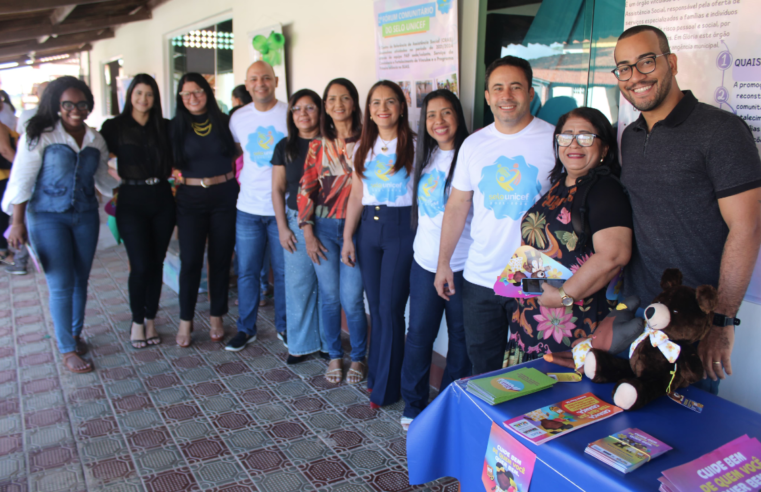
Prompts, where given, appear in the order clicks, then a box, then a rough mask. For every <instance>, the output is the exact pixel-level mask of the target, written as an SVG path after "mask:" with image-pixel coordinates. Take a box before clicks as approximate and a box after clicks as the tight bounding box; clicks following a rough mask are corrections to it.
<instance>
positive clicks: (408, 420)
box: [400, 417, 413, 432]
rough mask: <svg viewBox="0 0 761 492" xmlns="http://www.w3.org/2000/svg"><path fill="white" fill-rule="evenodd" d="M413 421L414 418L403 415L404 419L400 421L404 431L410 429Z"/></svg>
mask: <svg viewBox="0 0 761 492" xmlns="http://www.w3.org/2000/svg"><path fill="white" fill-rule="evenodd" d="M412 421H413V419H411V418H409V417H402V420H401V421H400V423H401V424H402V430H403V431H404V432H407V431H408V430H410V424H411V423H412Z"/></svg>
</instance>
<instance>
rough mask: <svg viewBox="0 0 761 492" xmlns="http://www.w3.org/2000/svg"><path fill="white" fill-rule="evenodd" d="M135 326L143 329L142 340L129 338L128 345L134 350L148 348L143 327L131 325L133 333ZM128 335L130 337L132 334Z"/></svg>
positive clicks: (135, 324)
mask: <svg viewBox="0 0 761 492" xmlns="http://www.w3.org/2000/svg"><path fill="white" fill-rule="evenodd" d="M136 326H142V327H143V330H142V331H143V338H132V336H130V338H129V343H130V344H132V348H133V349H136V350H139V349H144V348H145V347H147V346H148V343H147V342H146V340H145V325H139V324H137V323H134V322H133V323H132V328H131V330H132V332H133V333H134V331H135V327H136ZM130 335H132V334H130Z"/></svg>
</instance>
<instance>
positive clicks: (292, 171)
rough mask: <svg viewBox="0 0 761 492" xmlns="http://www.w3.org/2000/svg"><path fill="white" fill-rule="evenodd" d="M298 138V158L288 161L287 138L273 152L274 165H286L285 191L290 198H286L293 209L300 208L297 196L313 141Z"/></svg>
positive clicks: (289, 206) (286, 202) (286, 201)
mask: <svg viewBox="0 0 761 492" xmlns="http://www.w3.org/2000/svg"><path fill="white" fill-rule="evenodd" d="M296 138H297V139H298V140H297V142H298V154H297V155H296V159H294V160H292V161H290V162H289V161H288V157H287V156H286V153H285V146H286V145H287V143H288V139H287V138H283V139H281V140H280V141H279V142H278V143H277V145H275V150H274V151H273V153H272V165H273V166H285V180H286V185H285V192H286V194H287V195H288V198H287V199H286V200H285V204H286V205H288V208H290V209H291V210H298V209H299V205H298V202H297V197H298V195H299V182H300V181H301V177H302V176H303V175H304V161H306V160H307V154H308V153H309V144H310V143H312V139H306V138H301V137H296Z"/></svg>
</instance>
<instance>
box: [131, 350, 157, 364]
mask: <svg viewBox="0 0 761 492" xmlns="http://www.w3.org/2000/svg"><path fill="white" fill-rule="evenodd" d="M130 357H131V358H132V360H133V361H135V363H136V364H138V365H139V364H149V363H151V362H156V361H159V360H163V359H164V354H162V353H161V351H160V350H159V349H157V348H156V349H149V350H141V351H140V352H135V353H132V354H130Z"/></svg>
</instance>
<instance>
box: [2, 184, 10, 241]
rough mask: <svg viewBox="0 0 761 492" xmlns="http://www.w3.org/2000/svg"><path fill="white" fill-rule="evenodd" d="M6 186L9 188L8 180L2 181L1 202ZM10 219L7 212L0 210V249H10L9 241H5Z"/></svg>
mask: <svg viewBox="0 0 761 492" xmlns="http://www.w3.org/2000/svg"><path fill="white" fill-rule="evenodd" d="M6 186H8V180H7V179H3V180H0V201H2V199H3V195H4V194H5V187H6ZM9 219H10V217H9V216H8V215H6V214H5V212H3V211H2V210H0V249H8V241H7V240H6V239H5V236H4V235H3V233H4V232H5V230H6V229H7V228H8V222H9Z"/></svg>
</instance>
